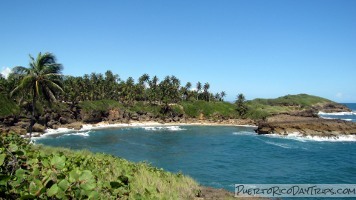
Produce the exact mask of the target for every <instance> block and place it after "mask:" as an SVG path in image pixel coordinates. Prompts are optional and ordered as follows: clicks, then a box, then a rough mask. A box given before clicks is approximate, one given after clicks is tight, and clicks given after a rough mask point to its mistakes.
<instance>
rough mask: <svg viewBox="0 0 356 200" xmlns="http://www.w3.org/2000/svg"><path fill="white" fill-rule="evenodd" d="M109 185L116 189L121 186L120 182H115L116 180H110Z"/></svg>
mask: <svg viewBox="0 0 356 200" xmlns="http://www.w3.org/2000/svg"><path fill="white" fill-rule="evenodd" d="M110 186H111V188H113V189H116V188H119V187H121V186H122V184H121V183H119V182H116V181H112V182H110Z"/></svg>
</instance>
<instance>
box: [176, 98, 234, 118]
mask: <svg viewBox="0 0 356 200" xmlns="http://www.w3.org/2000/svg"><path fill="white" fill-rule="evenodd" d="M180 105H181V106H182V107H183V112H184V113H185V114H186V115H187V116H188V117H194V118H197V117H199V115H200V113H202V114H203V115H204V117H206V118H214V117H225V118H235V117H237V115H236V114H237V113H236V111H235V105H234V104H232V103H228V102H206V101H193V102H182V103H180Z"/></svg>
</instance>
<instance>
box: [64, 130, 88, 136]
mask: <svg viewBox="0 0 356 200" xmlns="http://www.w3.org/2000/svg"><path fill="white" fill-rule="evenodd" d="M90 132H91V131H86V132H79V131H78V132H75V133H70V134H65V135H66V136H69V135H77V136H82V137H89V133H90Z"/></svg>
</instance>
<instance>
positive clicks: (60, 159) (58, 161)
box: [51, 156, 66, 169]
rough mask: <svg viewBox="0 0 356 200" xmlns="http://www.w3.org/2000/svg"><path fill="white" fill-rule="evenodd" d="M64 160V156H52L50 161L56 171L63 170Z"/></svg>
mask: <svg viewBox="0 0 356 200" xmlns="http://www.w3.org/2000/svg"><path fill="white" fill-rule="evenodd" d="M65 162H66V158H65V157H64V156H54V157H53V158H52V159H51V165H52V166H54V167H56V168H57V169H63V168H64V166H65Z"/></svg>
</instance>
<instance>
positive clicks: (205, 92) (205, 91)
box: [203, 83, 210, 102]
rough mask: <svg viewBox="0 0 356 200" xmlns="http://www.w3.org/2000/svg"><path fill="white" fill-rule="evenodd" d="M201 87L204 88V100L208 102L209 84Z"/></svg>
mask: <svg viewBox="0 0 356 200" xmlns="http://www.w3.org/2000/svg"><path fill="white" fill-rule="evenodd" d="M203 87H204V94H205V100H206V101H208V102H209V101H210V94H209V88H210V84H209V83H205V84H204V86H203Z"/></svg>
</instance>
